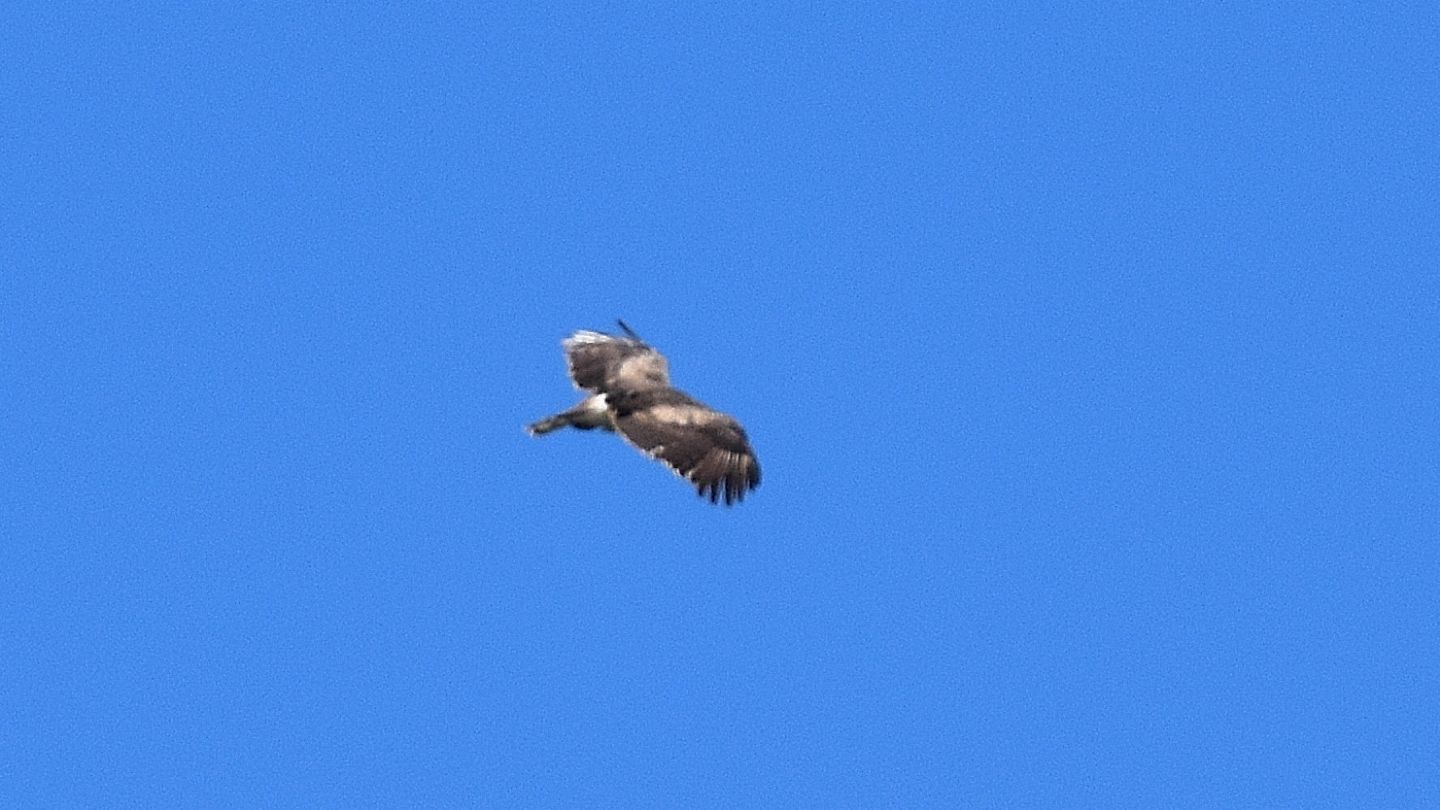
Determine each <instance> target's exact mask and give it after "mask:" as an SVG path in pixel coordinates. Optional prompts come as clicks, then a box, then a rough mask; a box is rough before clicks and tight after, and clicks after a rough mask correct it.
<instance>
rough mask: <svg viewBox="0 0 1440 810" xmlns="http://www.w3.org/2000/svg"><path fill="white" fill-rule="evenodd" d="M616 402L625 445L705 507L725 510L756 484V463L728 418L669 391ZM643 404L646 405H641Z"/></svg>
mask: <svg viewBox="0 0 1440 810" xmlns="http://www.w3.org/2000/svg"><path fill="white" fill-rule="evenodd" d="M656 394H657V396H654V397H642V398H639V399H640V400H642V401H636V402H633V403H625V402H621V403H618V404H619V407H618V408H616V409H615V410H614V413H615V427H616V429H617V430H618V431H619V432H620V435H621V436H624V437H625V440H626V441H628V442H630V443H631V444H633V445H635V446H636V447H637V448H639V449H640V450H641V451H643V452H644V453H645V454H646V455H648V456H650V457H651V458H654V459H658V460H660V461H663V462H664V463H665V465H666V466H668V467H669V468H670V469H671V470H673V471H674V472H675V474H676V475H679V476H680V477H681V478H684V479H685V480H687V481H689V482H690V483H692V484H694V485H695V488H696V490H697V491H698V492H699V493H700V496H701V497H708V498H709V499H710V502H711V503H716V502H718V501H720V500H721V499H723V500H724V501H725V505H726V506H729V505H730V504H733V503H735V502H737V501H740V500H741V499H743V498H744V497H745V492H746V491H747V490H751V489H754V488H755V487H757V486H759V484H760V462H759V461H758V460H757V459H756V458H755V451H754V450H751V449H750V442H749V440H748V439H747V438H746V436H745V429H744V428H742V427H740V423H739V422H736V421H735V420H734V419H732V418H730V417H729V416H726V415H725V414H723V413H720V412H719V411H717V410H714V409H713V408H710V407H709V406H706V405H704V404H702V403H699V402H696V401H695V400H693V399H690V398H689V397H687V396H685V395H684V394H681V393H680V392H678V391H675V390H674V389H669V390H667V391H665V392H656ZM644 399H649V400H650V401H649V402H644V401H643V400H644Z"/></svg>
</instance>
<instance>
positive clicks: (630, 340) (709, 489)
mask: <svg viewBox="0 0 1440 810" xmlns="http://www.w3.org/2000/svg"><path fill="white" fill-rule="evenodd" d="M618 323H619V324H620V328H621V330H623V331H624V333H625V334H624V335H608V334H605V333H604V332H592V331H589V330H581V331H578V332H576V333H575V334H573V335H571V336H570V337H568V338H566V339H565V340H564V341H562V342H561V346H562V347H564V349H565V362H566V365H567V366H568V367H569V370H570V380H571V381H572V382H573V383H575V387H576V388H579V389H580V390H582V391H585V392H586V397H585V399H583V400H581V401H580V403H579V404H578V405H576V406H575V407H573V408H571V409H570V410H568V411H561V412H560V413H557V414H555V415H554V416H547V417H545V418H544V419H541V420H540V421H538V422H535V423H534V424H532V425H530V426H528V427H526V428H525V429H526V430H527V431H528V432H529V433H530V435H531V436H543V435H544V434H546V433H549V432H551V431H553V430H559V429H560V428H563V427H573V428H578V429H580V430H592V429H594V428H600V429H602V430H609V431H613V432H616V433H619V434H620V436H621V437H622V438H624V439H625V441H627V442H629V443H630V444H631V445H633V446H635V447H636V448H637V449H639V450H640V452H642V453H644V454H646V455H647V456H649V457H651V458H653V459H657V460H659V461H661V462H663V463H664V464H665V465H666V466H668V467H669V468H670V469H671V470H672V471H674V473H675V474H676V475H678V476H680V477H681V478H684V479H685V480H686V481H689V482H690V483H691V484H693V485H694V486H695V489H696V490H697V491H698V492H699V494H700V497H702V498H704V497H708V498H709V499H710V502H711V503H718V502H720V501H721V500H722V499H723V500H724V502H725V505H726V506H729V505H731V504H733V503H736V502H738V501H740V500H741V499H743V498H744V497H745V493H746V491H748V490H751V489H754V488H755V487H757V486H759V484H760V462H759V461H757V460H756V458H755V451H754V450H752V449H750V441H749V439H748V438H747V437H746V436H745V429H744V428H742V427H740V423H739V422H736V421H735V420H734V419H732V418H731V417H729V416H726V415H725V414H723V413H721V412H719V411H717V410H715V409H714V408H711V407H710V406H708V405H706V404H705V403H703V402H700V401H699V400H696V399H694V398H692V397H691V396H690V395H688V394H686V393H685V392H683V391H680V390H678V389H676V388H672V387H671V386H670V371H669V364H668V363H666V361H665V357H664V355H662V354H660V352H658V351H656V350H655V349H654V348H652V347H651V346H650V345H648V344H647V343H645V341H643V340H641V339H640V336H639V335H637V334H635V333H634V332H633V331H631V329H630V327H629V326H626V325H625V322H624V321H619V322H618Z"/></svg>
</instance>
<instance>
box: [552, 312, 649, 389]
mask: <svg viewBox="0 0 1440 810" xmlns="http://www.w3.org/2000/svg"><path fill="white" fill-rule="evenodd" d="M621 325H622V326H623V325H624V324H621ZM627 331H628V330H627ZM561 345H562V346H564V348H565V362H566V365H568V366H569V369H570V379H571V381H572V382H574V383H575V387H576V388H582V389H585V390H588V391H594V392H596V393H605V392H607V391H611V390H615V389H619V388H625V389H628V390H632V391H638V390H643V389H646V388H655V387H663V386H666V385H669V384H670V375H669V368H668V365H667V364H666V362H665V358H664V356H662V355H661V354H660V353H659V352H657V351H655V350H654V349H653V348H651V347H650V346H649V344H646V343H644V342H643V341H641V340H640V339H639V338H637V337H635V336H634V334H633V333H631V336H630V337H618V336H616V335H607V334H605V333H604V332H591V331H589V330H581V331H579V332H576V333H575V334H573V335H571V336H570V337H568V338H566V339H565V340H564V341H563V342H562V343H561Z"/></svg>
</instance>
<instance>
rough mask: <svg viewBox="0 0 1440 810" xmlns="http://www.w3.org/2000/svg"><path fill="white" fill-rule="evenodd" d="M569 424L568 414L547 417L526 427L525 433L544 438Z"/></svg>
mask: <svg viewBox="0 0 1440 810" xmlns="http://www.w3.org/2000/svg"><path fill="white" fill-rule="evenodd" d="M569 424H570V416H569V414H563V413H557V414H555V415H554V416H547V417H545V418H544V419H541V420H540V421H538V422H532V423H531V424H529V425H526V426H525V432H526V433H529V434H530V435H531V436H544V435H545V434H546V433H549V432H551V431H552V430H559V429H560V428H563V427H565V426H566V425H569Z"/></svg>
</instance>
